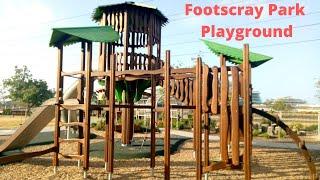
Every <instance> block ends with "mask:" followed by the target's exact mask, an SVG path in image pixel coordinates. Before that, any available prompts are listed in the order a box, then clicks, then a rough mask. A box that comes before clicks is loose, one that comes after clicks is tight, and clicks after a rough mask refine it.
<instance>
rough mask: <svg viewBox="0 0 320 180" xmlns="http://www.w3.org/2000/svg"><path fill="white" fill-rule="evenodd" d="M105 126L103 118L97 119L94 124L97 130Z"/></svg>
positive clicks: (103, 128)
mask: <svg viewBox="0 0 320 180" xmlns="http://www.w3.org/2000/svg"><path fill="white" fill-rule="evenodd" d="M105 128H106V121H105V120H99V121H97V124H96V126H95V129H96V130H97V131H104V130H105Z"/></svg>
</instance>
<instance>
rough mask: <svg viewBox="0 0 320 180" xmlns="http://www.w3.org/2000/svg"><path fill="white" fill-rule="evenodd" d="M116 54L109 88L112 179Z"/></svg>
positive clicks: (109, 159) (111, 69)
mask: <svg viewBox="0 0 320 180" xmlns="http://www.w3.org/2000/svg"><path fill="white" fill-rule="evenodd" d="M115 60H116V57H115V55H112V56H111V66H110V90H109V98H110V99H109V132H108V133H109V135H108V173H109V179H111V176H112V173H113V158H114V119H115V84H116V80H115Z"/></svg>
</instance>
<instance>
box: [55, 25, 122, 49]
mask: <svg viewBox="0 0 320 180" xmlns="http://www.w3.org/2000/svg"><path fill="white" fill-rule="evenodd" d="M118 39H119V34H118V33H117V32H116V31H115V30H113V29H112V28H111V27H109V26H97V27H72V28H53V32H52V35H51V39H50V43H49V45H50V46H55V47H57V46H59V45H64V46H66V45H70V44H74V43H77V42H82V41H88V42H115V41H117V40H118Z"/></svg>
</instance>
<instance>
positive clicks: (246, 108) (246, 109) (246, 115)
mask: <svg viewBox="0 0 320 180" xmlns="http://www.w3.org/2000/svg"><path fill="white" fill-rule="evenodd" d="M249 67H250V64H249V45H248V44H245V45H244V49H243V83H242V85H243V121H244V154H243V162H244V171H245V179H246V180H249V179H251V168H250V139H251V137H250V136H251V134H250V97H249V88H250V85H249Z"/></svg>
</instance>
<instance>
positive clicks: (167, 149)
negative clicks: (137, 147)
mask: <svg viewBox="0 0 320 180" xmlns="http://www.w3.org/2000/svg"><path fill="white" fill-rule="evenodd" d="M164 93H165V100H164V120H165V134H164V179H166V180H168V179H170V121H171V120H170V51H166V63H165V71H164Z"/></svg>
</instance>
